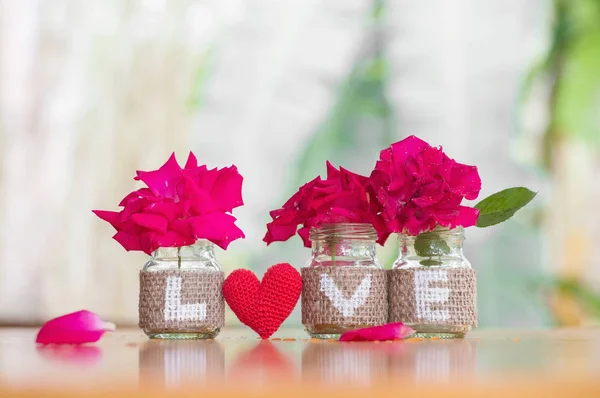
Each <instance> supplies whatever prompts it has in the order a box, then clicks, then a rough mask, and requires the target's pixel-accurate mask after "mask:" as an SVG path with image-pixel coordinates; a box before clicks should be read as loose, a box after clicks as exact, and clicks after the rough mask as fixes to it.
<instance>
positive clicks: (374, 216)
mask: <svg viewBox="0 0 600 398" xmlns="http://www.w3.org/2000/svg"><path fill="white" fill-rule="evenodd" d="M381 210H382V207H381V205H380V204H379V203H378V202H377V200H375V191H373V188H372V187H371V185H370V183H369V178H367V177H365V176H361V175H359V174H355V173H352V172H350V171H348V170H346V169H344V168H342V167H340V169H339V170H338V169H336V168H335V167H333V166H332V165H331V163H329V162H327V179H325V180H323V179H321V177H317V178H315V179H314V180H312V181H310V182H308V183H306V184H304V185H303V186H302V187H300V189H299V190H298V192H296V193H295V194H294V195H293V196H292V197H291V198H290V199H288V201H287V202H285V204H284V205H283V207H282V208H280V209H277V210H273V211H271V213H270V215H271V218H272V219H273V221H271V222H270V223H268V224H267V233H266V235H265V237H264V239H263V240H264V241H265V242H266V243H267V244H270V243H272V242H275V241H285V240H288V239H289V238H290V237H292V236H293V235H295V234H296V233H298V235H300V237H301V238H302V240H303V242H304V246H306V247H310V240H309V238H308V236H309V232H310V229H311V228H318V227H319V226H321V225H322V224H331V223H369V224H372V225H373V227H374V228H375V230H376V231H377V233H378V237H379V239H378V242H379V243H381V244H383V243H384V242H385V240H386V239H387V237H388V236H389V233H387V231H386V230H385V223H384V220H383V219H382V218H381V216H380V215H379V213H380V212H381ZM300 225H302V227H301V228H300V229H298V227H299V226H300Z"/></svg>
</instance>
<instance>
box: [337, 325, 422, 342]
mask: <svg viewBox="0 0 600 398" xmlns="http://www.w3.org/2000/svg"><path fill="white" fill-rule="evenodd" d="M414 332H415V331H414V330H413V329H411V328H409V327H408V326H406V325H404V324H403V323H401V322H398V323H388V324H387V325H381V326H373V327H370V328H364V329H356V330H350V331H348V332H345V333H344V334H342V336H341V337H340V341H387V340H398V339H404V338H406V337H408V336H410V335H411V334H413V333H414Z"/></svg>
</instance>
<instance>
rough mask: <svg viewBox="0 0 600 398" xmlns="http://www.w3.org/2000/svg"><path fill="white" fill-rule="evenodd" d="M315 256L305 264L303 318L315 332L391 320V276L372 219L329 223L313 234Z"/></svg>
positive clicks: (334, 332)
mask: <svg viewBox="0 0 600 398" xmlns="http://www.w3.org/2000/svg"><path fill="white" fill-rule="evenodd" d="M310 239H311V242H312V257H311V258H310V260H309V261H308V262H307V263H306V265H305V266H304V267H303V268H302V270H301V274H302V283H303V287H302V323H303V324H304V327H305V328H306V331H307V332H308V333H309V334H310V335H311V337H315V338H322V339H330V338H338V337H339V336H340V334H341V333H343V332H345V331H347V330H352V329H357V328H361V327H367V326H376V325H381V324H385V323H387V321H388V301H387V275H386V273H385V271H384V269H383V265H382V264H381V262H380V261H379V260H378V258H377V254H376V247H375V245H376V240H377V234H376V232H375V230H374V229H373V227H372V226H371V225H370V224H352V223H339V224H327V225H323V226H321V227H320V228H318V229H313V230H312V231H311V234H310Z"/></svg>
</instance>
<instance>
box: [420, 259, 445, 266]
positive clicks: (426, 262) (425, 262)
mask: <svg viewBox="0 0 600 398" xmlns="http://www.w3.org/2000/svg"><path fill="white" fill-rule="evenodd" d="M419 264H421V265H423V266H425V267H431V266H433V265H442V262H441V261H438V260H432V259H430V258H428V259H427V260H421V261H419Z"/></svg>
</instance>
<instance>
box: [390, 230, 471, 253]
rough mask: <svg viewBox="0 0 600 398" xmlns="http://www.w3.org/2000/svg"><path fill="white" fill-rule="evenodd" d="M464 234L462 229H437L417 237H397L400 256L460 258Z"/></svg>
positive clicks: (404, 235) (402, 235) (403, 235)
mask: <svg viewBox="0 0 600 398" xmlns="http://www.w3.org/2000/svg"><path fill="white" fill-rule="evenodd" d="M464 240H465V232H464V229H463V228H462V227H458V228H455V229H448V228H443V227H439V226H438V227H437V228H436V229H435V230H433V231H431V232H424V233H422V234H420V235H417V236H410V235H406V234H400V235H398V242H399V243H400V247H399V250H400V256H404V257H406V256H418V257H425V258H427V257H428V258H434V257H445V256H450V257H460V256H462V255H463V242H464Z"/></svg>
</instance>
